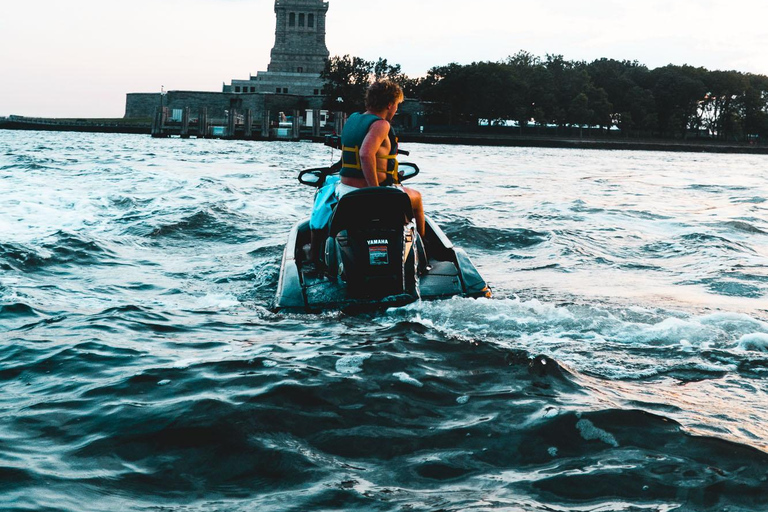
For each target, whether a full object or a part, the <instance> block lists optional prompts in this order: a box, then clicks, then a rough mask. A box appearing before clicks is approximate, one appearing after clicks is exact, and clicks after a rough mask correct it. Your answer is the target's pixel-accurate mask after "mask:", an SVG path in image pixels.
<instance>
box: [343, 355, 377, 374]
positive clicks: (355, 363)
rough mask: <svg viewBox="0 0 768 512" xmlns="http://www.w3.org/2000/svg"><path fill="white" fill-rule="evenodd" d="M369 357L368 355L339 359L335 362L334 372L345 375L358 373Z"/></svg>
mask: <svg viewBox="0 0 768 512" xmlns="http://www.w3.org/2000/svg"><path fill="white" fill-rule="evenodd" d="M370 357H371V355H370V354H358V355H354V356H344V357H341V358H339V360H338V361H336V371H337V372H339V373H344V374H347V375H352V374H355V373H360V372H362V371H363V363H364V362H365V361H366V360H367V359H369V358H370Z"/></svg>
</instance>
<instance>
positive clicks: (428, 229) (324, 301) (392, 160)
mask: <svg viewBox="0 0 768 512" xmlns="http://www.w3.org/2000/svg"><path fill="white" fill-rule="evenodd" d="M401 101H402V91H401V90H400V88H399V87H398V86H397V85H396V84H394V83H392V82H389V81H381V82H377V83H375V84H373V85H372V86H371V87H370V88H369V90H368V94H367V95H366V106H367V108H368V111H367V112H366V113H365V114H353V115H352V116H351V117H350V119H349V120H348V122H347V125H346V126H345V127H344V131H343V133H342V137H341V141H340V144H338V145H337V143H338V142H339V141H338V140H336V141H331V142H330V143H329V142H328V141H326V144H329V145H332V146H334V147H338V146H340V147H341V149H342V159H341V161H340V162H339V163H338V164H336V165H334V166H332V167H330V168H321V169H309V170H306V171H302V172H301V173H300V174H299V181H300V182H301V183H303V184H306V185H312V186H316V187H318V188H319V191H318V193H317V194H316V197H315V208H314V210H313V212H312V217H311V218H310V220H308V221H304V222H300V223H298V224H297V225H296V226H294V228H293V230H292V231H291V234H290V236H289V239H288V244H287V245H286V248H285V253H284V256H283V264H282V268H281V272H280V281H279V283H278V290H277V297H276V301H275V307H276V308H277V309H293V310H304V311H315V310H319V309H325V308H337V307H339V308H348V307H350V306H390V305H399V304H405V303H408V302H413V301H415V300H418V299H419V298H421V299H433V298H440V297H450V296H453V295H462V296H468V297H481V296H490V290H489V288H488V286H487V285H486V283H485V281H484V280H483V279H482V277H480V275H479V274H478V272H477V269H475V267H474V265H472V263H471V262H470V261H469V258H468V257H467V255H466V254H465V253H464V252H463V251H461V250H460V249H454V247H453V245H452V244H451V243H450V241H448V239H447V238H446V236H445V234H443V232H442V231H441V230H440V228H439V227H437V225H435V224H434V223H432V221H431V220H430V219H428V218H426V217H425V216H424V210H423V206H422V200H421V194H419V193H418V192H416V191H415V190H413V189H409V188H405V187H403V186H402V185H400V182H401V181H405V180H406V179H410V178H412V177H414V176H416V175H417V174H418V172H419V170H418V167H416V166H415V165H414V164H399V165H398V162H397V154H398V148H397V137H396V136H395V134H394V130H392V128H391V126H390V124H389V121H391V119H392V118H393V117H394V114H395V113H396V112H397V107H398V105H399V103H400V102H401ZM336 139H338V138H336ZM400 153H401V154H405V152H402V151H400ZM336 172H339V174H340V176H338V177H337V176H335V173H336ZM427 254H428V255H429V257H427Z"/></svg>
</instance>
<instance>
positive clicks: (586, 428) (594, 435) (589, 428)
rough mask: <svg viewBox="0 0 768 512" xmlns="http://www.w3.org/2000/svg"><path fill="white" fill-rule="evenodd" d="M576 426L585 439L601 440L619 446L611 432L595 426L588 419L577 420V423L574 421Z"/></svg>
mask: <svg viewBox="0 0 768 512" xmlns="http://www.w3.org/2000/svg"><path fill="white" fill-rule="evenodd" d="M576 428H577V429H578V430H579V433H580V434H581V437H583V438H584V439H586V440H587V441H602V442H604V443H605V444H608V445H610V446H613V447H615V448H618V447H619V443H618V442H617V441H616V438H615V437H613V435H612V434H610V433H609V432H606V431H605V430H603V429H601V428H597V427H596V426H595V425H594V424H593V423H592V422H591V421H589V420H579V421H578V423H576Z"/></svg>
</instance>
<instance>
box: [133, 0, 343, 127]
mask: <svg viewBox="0 0 768 512" xmlns="http://www.w3.org/2000/svg"><path fill="white" fill-rule="evenodd" d="M327 12H328V2H327V1H324V0H275V14H276V26H275V45H274V47H273V48H272V53H271V61H270V63H269V66H268V67H267V71H259V72H258V73H257V74H256V75H255V76H251V77H250V78H249V79H248V80H237V79H235V80H232V81H231V84H230V85H224V86H223V88H222V92H204V91H168V92H167V93H165V94H160V93H129V94H128V95H127V97H126V105H125V117H126V118H152V117H154V115H155V112H157V109H158V107H159V106H162V107H166V108H169V109H172V110H179V109H184V108H190V109H191V110H192V112H197V111H198V110H200V109H202V108H205V109H207V110H208V115H209V116H211V117H213V118H218V117H226V116H227V113H228V112H229V111H231V110H238V111H243V110H246V109H251V110H252V111H253V112H254V115H255V116H261V115H262V113H263V112H265V111H269V112H271V115H272V116H275V115H277V113H278V112H291V111H293V110H302V111H304V110H305V109H319V108H321V107H322V103H323V101H322V91H323V81H322V79H321V78H320V73H321V72H322V71H323V69H324V67H325V61H326V60H327V59H328V57H329V56H330V53H329V52H328V47H327V46H326V44H325V16H326V13H327Z"/></svg>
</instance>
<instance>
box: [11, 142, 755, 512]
mask: <svg viewBox="0 0 768 512" xmlns="http://www.w3.org/2000/svg"><path fill="white" fill-rule="evenodd" d="M406 146H407V147H406V149H409V150H411V152H412V160H414V161H416V162H417V163H419V164H420V166H421V168H422V174H421V175H420V176H419V177H417V178H416V180H414V182H412V184H413V186H414V187H415V188H418V189H420V190H421V191H422V192H423V194H424V196H425V202H426V205H427V210H428V212H429V213H430V214H431V215H432V216H433V217H434V218H435V219H436V220H437V221H438V222H439V224H440V225H441V226H443V228H444V230H445V231H446V233H447V234H448V235H449V237H451V238H452V239H453V241H454V242H455V243H456V244H457V245H460V246H461V247H463V248H464V249H465V250H466V251H467V252H468V253H469V255H470V256H471V257H472V259H473V261H474V262H475V264H476V265H477V266H478V268H479V269H480V271H481V272H482V273H483V274H484V276H485V277H486V279H487V280H488V281H489V282H490V284H491V285H492V286H493V288H494V291H495V294H496V297H495V298H494V299H490V300H485V299H484V300H464V299H453V300H446V301H441V302H432V303H422V304H414V305H411V306H408V307H405V308H401V309H396V310H389V311H386V312H381V313H376V314H367V315H360V316H347V315H342V314H339V313H327V314H324V315H320V316H310V315H291V316H288V315H282V314H275V313H273V312H271V310H270V305H271V301H272V298H273V296H274V292H275V288H276V285H277V279H278V272H279V263H280V257H281V254H282V250H283V244H284V243H285V240H286V237H287V234H288V231H289V229H290V227H291V226H292V224H293V223H294V222H296V221H298V220H300V219H302V218H304V217H305V216H307V214H308V209H309V204H310V201H311V198H312V190H310V189H308V188H306V187H302V186H301V185H299V184H298V182H297V181H296V174H297V171H298V170H299V169H301V168H304V167H312V166H318V165H322V164H324V163H330V161H331V154H330V149H328V148H325V147H323V146H321V145H312V144H304V143H299V144H291V143H247V142H224V141H196V140H186V141H183V140H178V139H175V140H152V139H151V138H149V137H143V136H121V135H90V134H88V135H80V134H55V133H35V132H3V131H0V339H2V343H0V509H2V510H12V511H17V510H19V511H20V510H36V511H38V510H40V511H41V510H46V511H47V510H61V511H77V512H82V511H104V510H124V511H134V510H147V511H185V512H187V511H212V510H216V511H241V510H242V511H245V510H249V511H250V510H259V511H296V512H298V511H308V510H318V511H319V510H323V511H326V510H361V511H362V510H365V511H371V510H376V511H433V512H437V511H487V510H514V511H518V510H525V511H618V510H622V511H671V510H713V511H724V510H729V511H750V512H751V511H760V510H768V427H767V426H766V425H767V424H768V423H766V420H767V419H768V392H767V391H768V384H766V382H767V381H766V379H767V378H768V364H767V363H768V175H767V174H766V173H765V169H766V160H765V158H764V157H756V156H739V155H704V154H691V153H679V154H666V153H642V152H637V153H632V152H607V151H573V150H554V149H552V150H547V149H519V148H509V149H505V148H477V147H461V146H456V147H449V146H428V145H416V144H411V145H406ZM336 156H338V154H337V155H336Z"/></svg>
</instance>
